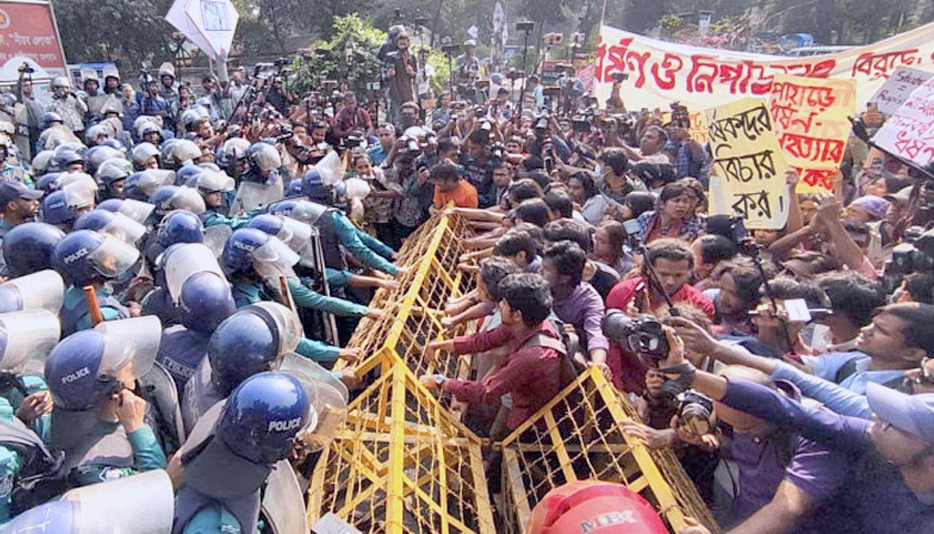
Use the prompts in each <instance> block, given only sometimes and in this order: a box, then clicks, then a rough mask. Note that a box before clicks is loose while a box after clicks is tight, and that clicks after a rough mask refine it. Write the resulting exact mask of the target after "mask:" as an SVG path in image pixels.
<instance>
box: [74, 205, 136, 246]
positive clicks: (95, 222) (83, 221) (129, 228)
mask: <svg viewBox="0 0 934 534" xmlns="http://www.w3.org/2000/svg"><path fill="white" fill-rule="evenodd" d="M74 229H75V230H94V231H96V232H98V233H101V234H106V235H111V236H114V237H116V238H117V239H119V240H121V241H123V242H125V243H129V244H131V245H132V244H134V243H136V242H137V241H139V240H140V239H142V237H143V236H144V235H146V227H145V226H143V225H142V224H140V223H138V222H136V221H134V220H133V219H131V218H129V217H127V216H126V215H123V214H122V213H113V212H110V211H108V210H101V209H97V210H93V211H89V212H87V213H85V214H84V215H82V216H80V217H78V220H77V221H75V225H74Z"/></svg>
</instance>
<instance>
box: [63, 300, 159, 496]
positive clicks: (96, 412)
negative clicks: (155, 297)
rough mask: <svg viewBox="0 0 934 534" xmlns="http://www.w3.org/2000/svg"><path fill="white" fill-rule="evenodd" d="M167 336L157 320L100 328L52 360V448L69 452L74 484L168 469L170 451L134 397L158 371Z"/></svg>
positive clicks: (76, 338)
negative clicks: (146, 377) (159, 353)
mask: <svg viewBox="0 0 934 534" xmlns="http://www.w3.org/2000/svg"><path fill="white" fill-rule="evenodd" d="M161 331H162V328H161V325H160V324H159V320H158V319H156V318H155V317H138V318H134V319H126V320H123V321H113V322H109V323H101V324H100V325H98V326H96V327H95V328H94V329H91V330H83V331H81V332H77V333H75V334H72V335H70V336H68V337H66V338H65V339H63V340H62V341H61V342H60V343H59V344H58V345H56V347H55V348H54V349H52V352H51V354H49V358H48V360H47V361H46V365H45V378H46V381H47V382H48V384H49V390H50V391H51V393H52V398H53V399H54V402H55V407H54V408H53V410H52V438H51V446H52V448H53V449H55V450H61V451H64V453H65V465H66V468H67V469H69V470H70V478H71V480H72V481H73V483H74V484H75V485H77V486H84V485H89V484H94V483H97V482H103V481H106V480H112V479H115V478H122V477H126V476H129V475H131V474H134V473H137V472H140V471H148V470H151V469H164V468H165V466H166V459H165V453H164V452H163V450H162V447H161V446H160V445H159V442H158V440H157V438H156V434H155V433H154V432H153V428H152V427H151V426H150V425H149V424H147V422H146V401H145V400H143V398H141V397H140V396H139V395H138V394H137V393H135V392H134V390H135V389H137V383H136V380H137V379H138V378H139V377H141V376H143V375H144V374H146V373H148V372H149V371H150V369H151V368H152V366H153V361H154V360H155V357H156V352H157V351H158V349H159V339H160V337H161Z"/></svg>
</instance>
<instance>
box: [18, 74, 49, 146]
mask: <svg viewBox="0 0 934 534" xmlns="http://www.w3.org/2000/svg"><path fill="white" fill-rule="evenodd" d="M18 71H19V79H17V81H16V100H17V101H18V102H21V103H22V104H23V106H25V107H26V129H27V135H28V137H29V152H28V153H27V154H25V156H26V157H27V158H30V159H31V157H32V156H33V155H34V154H36V153H37V152H38V151H37V150H36V143H37V142H38V140H39V131H40V129H41V128H42V114H43V113H45V110H44V109H43V108H42V104H40V103H39V101H38V100H36V94H35V91H34V89H33V86H32V73H33V72H35V71H34V69H33V68H32V67H30V66H29V64H28V63H23V65H22V66H20V68H19V69H18Z"/></svg>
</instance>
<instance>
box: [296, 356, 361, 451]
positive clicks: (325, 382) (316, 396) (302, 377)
mask: <svg viewBox="0 0 934 534" xmlns="http://www.w3.org/2000/svg"><path fill="white" fill-rule="evenodd" d="M279 371H281V372H283V373H288V374H290V375H292V376H293V377H295V378H296V379H297V380H298V381H299V382H301V384H302V386H303V387H304V388H305V390H306V391H307V392H308V398H309V399H310V400H311V406H312V408H313V410H314V412H315V413H314V414H313V415H314V416H315V417H311V418H309V424H308V425H306V427H305V428H304V429H302V430H301V432H300V435H301V437H302V440H303V441H304V442H305V445H306V446H307V447H308V448H310V449H311V450H312V451H319V450H321V449H324V448H325V447H327V446H328V444H329V443H330V442H331V440H333V439H334V436H336V435H337V431H338V429H340V427H341V425H342V424H343V423H344V419H345V418H346V416H347V402H348V399H349V394H348V392H347V387H346V386H345V385H344V384H343V382H341V381H340V380H338V379H337V378H336V377H335V376H334V375H333V374H331V372H330V371H328V370H327V369H325V368H323V367H321V366H320V365H318V364H317V363H315V362H313V361H311V360H309V359H307V358H303V357H301V356H299V355H297V354H294V353H289V354H286V355H285V358H284V359H283V360H282V365H281V366H280V367H279Z"/></svg>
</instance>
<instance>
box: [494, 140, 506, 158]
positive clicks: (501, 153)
mask: <svg viewBox="0 0 934 534" xmlns="http://www.w3.org/2000/svg"><path fill="white" fill-rule="evenodd" d="M505 156H506V145H504V144H502V143H498V142H497V143H493V144H492V145H491V146H490V157H491V158H492V159H493V160H494V161H503V158H504V157H505Z"/></svg>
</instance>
